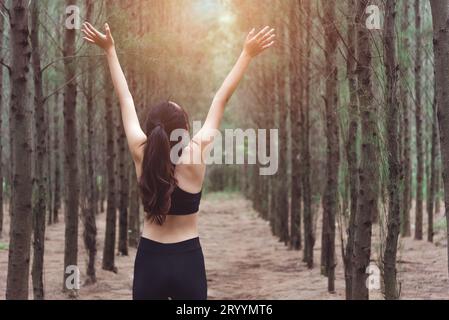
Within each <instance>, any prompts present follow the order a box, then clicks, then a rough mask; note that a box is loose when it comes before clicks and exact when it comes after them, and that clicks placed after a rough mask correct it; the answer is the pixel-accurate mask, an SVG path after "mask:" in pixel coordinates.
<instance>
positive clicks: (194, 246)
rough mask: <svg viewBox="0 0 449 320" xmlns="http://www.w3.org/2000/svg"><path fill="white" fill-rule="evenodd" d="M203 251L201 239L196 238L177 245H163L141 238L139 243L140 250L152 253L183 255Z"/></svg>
mask: <svg viewBox="0 0 449 320" xmlns="http://www.w3.org/2000/svg"><path fill="white" fill-rule="evenodd" d="M198 249H201V244H200V238H199V237H196V238H193V239H190V240H185V241H182V242H177V243H161V242H157V241H154V240H150V239H148V238H144V237H141V238H140V242H139V250H144V251H146V252H152V253H162V254H171V253H183V252H188V251H193V250H198Z"/></svg>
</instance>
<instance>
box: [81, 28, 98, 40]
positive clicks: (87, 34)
mask: <svg viewBox="0 0 449 320" xmlns="http://www.w3.org/2000/svg"><path fill="white" fill-rule="evenodd" d="M81 31H82V32H83V33H84V34H85V35H86V36H88V37H90V38H92V39H95V38H96V35H95V34H94V33H92V32H91V31H89V30H88V29H81Z"/></svg>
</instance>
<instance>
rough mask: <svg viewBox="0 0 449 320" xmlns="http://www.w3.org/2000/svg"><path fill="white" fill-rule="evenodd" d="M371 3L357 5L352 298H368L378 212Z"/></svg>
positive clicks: (365, 2)
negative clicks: (357, 159)
mask: <svg viewBox="0 0 449 320" xmlns="http://www.w3.org/2000/svg"><path fill="white" fill-rule="evenodd" d="M368 4H369V1H368V0H361V1H358V3H357V16H356V27H357V45H358V53H357V80H358V89H357V93H358V97H359V104H360V116H361V128H362V141H361V143H362V146H361V147H362V152H361V160H360V170H359V172H360V174H359V183H360V190H359V196H358V200H357V202H358V210H357V215H356V217H355V228H354V230H355V232H354V256H353V265H352V272H353V275H352V298H353V299H355V300H361V299H368V288H367V287H366V279H367V273H366V271H367V268H368V266H369V264H370V257H371V233H372V218H373V217H374V216H375V214H374V211H375V210H376V209H377V205H376V202H377V199H378V190H377V188H378V187H377V185H376V184H375V183H373V181H377V180H378V177H377V172H378V171H377V168H376V167H377V165H378V161H377V122H376V106H375V104H374V103H373V101H374V96H373V91H372V82H371V59H372V56H371V45H370V43H371V39H370V37H371V36H370V32H369V30H368V29H367V28H366V26H365V17H366V15H365V9H366V7H367V6H368Z"/></svg>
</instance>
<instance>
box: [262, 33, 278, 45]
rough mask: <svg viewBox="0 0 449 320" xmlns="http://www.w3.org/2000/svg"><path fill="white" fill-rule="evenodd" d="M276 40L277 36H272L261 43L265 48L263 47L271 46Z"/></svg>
mask: <svg viewBox="0 0 449 320" xmlns="http://www.w3.org/2000/svg"><path fill="white" fill-rule="evenodd" d="M274 38H276V35H275V34H272V35H271V36H269V37H268V38H266V39H265V40H263V41H262V42H261V45H262V47H263V46H266V45H267V44H269V43H271V42H272V41H273V40H274Z"/></svg>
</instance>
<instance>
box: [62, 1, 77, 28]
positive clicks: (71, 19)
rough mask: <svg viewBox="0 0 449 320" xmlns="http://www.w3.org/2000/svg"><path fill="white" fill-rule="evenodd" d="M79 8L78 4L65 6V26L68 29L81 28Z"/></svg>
mask: <svg viewBox="0 0 449 320" xmlns="http://www.w3.org/2000/svg"><path fill="white" fill-rule="evenodd" d="M80 12H81V10H80V8H79V7H78V6H75V5H73V6H68V7H67V8H65V14H66V19H65V27H66V28H67V29H69V30H73V29H76V30H79V29H80V28H81V15H80Z"/></svg>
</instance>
